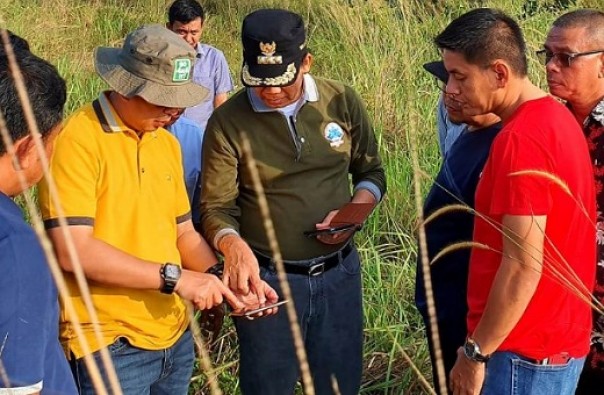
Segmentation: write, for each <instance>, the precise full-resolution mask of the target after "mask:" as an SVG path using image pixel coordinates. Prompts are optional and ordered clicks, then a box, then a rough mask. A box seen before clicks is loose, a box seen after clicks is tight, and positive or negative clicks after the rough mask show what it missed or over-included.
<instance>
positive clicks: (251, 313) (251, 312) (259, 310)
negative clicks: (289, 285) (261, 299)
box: [231, 299, 289, 317]
mask: <svg viewBox="0 0 604 395" xmlns="http://www.w3.org/2000/svg"><path fill="white" fill-rule="evenodd" d="M287 302H289V300H288V299H284V300H280V301H279V302H277V303H271V304H267V305H265V306H262V307H259V308H257V309H253V310H247V311H245V310H244V311H233V312H231V315H232V316H233V317H252V316H254V315H256V314H258V313H262V312H263V311H266V310H268V309H272V308H275V307H279V306H281V305H283V304H285V303H287Z"/></svg>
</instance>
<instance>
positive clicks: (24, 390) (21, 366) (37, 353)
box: [0, 40, 77, 395]
mask: <svg viewBox="0 0 604 395" xmlns="http://www.w3.org/2000/svg"><path fill="white" fill-rule="evenodd" d="M11 41H12V40H11ZM15 54H16V57H17V63H18V65H19V68H20V69H21V73H22V75H23V79H24V83H25V86H26V89H27V93H28V96H29V98H30V102H31V106H32V110H33V113H34V116H35V118H36V121H37V122H38V128H39V131H40V134H41V135H42V140H43V142H44V144H45V147H46V153H47V154H49V153H50V150H51V147H52V142H53V139H54V138H55V136H56V135H57V134H58V132H59V130H60V125H61V120H62V116H63V107H64V105H65V99H66V95H67V93H66V88H65V81H63V79H62V78H61V77H60V76H59V74H58V72H57V70H56V69H55V68H54V67H53V66H52V65H50V64H49V63H47V62H46V61H44V60H42V59H40V58H38V57H37V56H35V55H33V54H32V53H30V52H29V51H27V50H25V49H21V50H19V49H17V50H16V51H15ZM0 111H1V113H2V116H3V118H4V120H5V121H6V126H7V130H8V133H9V135H10V140H12V141H13V143H14V151H13V152H14V155H12V154H10V153H8V149H7V146H6V144H5V143H4V139H0V174H1V175H2V176H1V177H0V270H1V272H2V275H1V276H0V361H1V363H2V367H3V368H4V371H5V372H6V374H1V375H0V394H4V393H15V394H37V393H42V394H45V395H50V394H53V395H54V394H57V395H58V394H61V395H72V394H77V390H76V387H75V384H74V381H73V377H72V375H71V372H70V370H69V365H68V363H67V360H66V358H65V354H64V353H63V350H62V349H61V345H60V344H59V336H58V328H59V306H58V298H57V289H56V286H55V284H54V281H53V279H52V277H51V274H50V271H49V269H48V265H47V262H46V257H45V255H44V251H43V250H42V247H41V245H40V242H39V241H38V238H37V237H36V234H35V233H34V231H33V229H32V228H31V227H30V226H29V225H28V224H27V223H26V222H25V221H24V219H23V213H22V212H21V209H20V208H19V206H17V205H16V204H15V202H13V200H12V197H13V196H16V195H18V194H20V193H21V192H23V189H24V188H27V187H30V186H32V185H34V184H35V183H37V182H38V181H39V180H40V178H41V177H42V165H41V162H40V156H39V154H38V151H37V149H36V147H35V144H34V140H33V137H32V135H30V128H29V127H28V125H27V122H26V120H25V117H24V115H23V111H22V109H21V103H20V101H19V97H18V94H17V90H16V88H15V85H14V81H13V78H12V76H11V73H10V70H9V65H8V61H7V57H6V54H5V53H4V52H3V51H0Z"/></svg>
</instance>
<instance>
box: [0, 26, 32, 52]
mask: <svg viewBox="0 0 604 395" xmlns="http://www.w3.org/2000/svg"><path fill="white" fill-rule="evenodd" d="M6 32H7V33H8V40H9V41H10V44H11V45H12V47H13V51H29V43H28V42H27V40H26V39H24V38H23V37H20V36H17V35H16V34H15V33H13V32H11V31H10V30H7V31H6ZM0 52H4V40H0Z"/></svg>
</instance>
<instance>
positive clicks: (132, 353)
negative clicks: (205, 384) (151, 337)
mask: <svg viewBox="0 0 604 395" xmlns="http://www.w3.org/2000/svg"><path fill="white" fill-rule="evenodd" d="M107 348H108V350H109V353H110V354H111V359H112V360H113V366H115V370H116V372H117V376H118V379H119V382H120V386H121V387H122V391H123V393H124V395H186V394H187V391H188V389H189V381H190V380H191V375H192V373H193V360H194V358H195V355H194V350H193V337H192V336H191V331H189V330H187V331H185V333H184V334H183V335H182V336H181V337H180V339H178V341H177V342H176V343H175V344H174V345H173V346H172V347H170V348H167V349H164V350H143V349H140V348H137V347H134V346H132V345H130V343H128V341H127V340H126V339H125V338H123V337H120V338H118V339H117V340H116V341H115V343H113V344H111V345H109V346H108V347H107ZM93 357H94V360H95V361H96V362H97V365H98V366H99V369H100V370H101V374H102V376H103V381H104V383H105V386H106V388H107V390H108V391H109V393H110V394H111V393H112V392H111V387H110V386H109V381H108V379H107V375H106V373H105V369H104V367H103V363H102V361H101V355H100V352H95V353H94V354H93ZM71 369H72V372H73V376H74V378H75V381H76V385H77V387H78V389H79V391H80V394H82V395H94V394H96V392H95V390H94V386H93V384H92V381H91V379H90V375H89V374H88V369H87V368H86V364H85V362H84V359H83V358H80V359H77V360H72V361H71Z"/></svg>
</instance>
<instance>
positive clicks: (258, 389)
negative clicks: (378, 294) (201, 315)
mask: <svg viewBox="0 0 604 395" xmlns="http://www.w3.org/2000/svg"><path fill="white" fill-rule="evenodd" d="M260 271H261V277H262V278H263V279H264V280H265V281H266V282H267V283H268V284H269V285H270V286H271V287H273V288H275V289H276V290H277V292H278V293H279V296H280V298H282V297H283V294H282V292H281V288H280V287H279V281H278V279H277V274H276V273H275V272H274V271H273V270H269V269H267V268H263V267H261V269H260ZM287 280H288V282H289V285H290V287H291V290H292V296H293V299H294V306H295V308H296V314H297V316H298V322H299V324H300V329H301V331H302V337H303V340H304V346H305V349H306V355H307V357H308V362H309V365H310V371H311V375H312V378H313V384H314V387H315V393H316V394H317V395H327V394H329V395H331V394H333V393H334V391H333V389H332V388H333V387H332V384H331V377H332V375H333V376H335V378H336V380H337V382H338V387H339V389H340V393H341V394H342V395H357V394H358V393H359V388H360V385H361V373H362V368H363V361H362V353H363V310H362V292H361V273H360V261H359V256H358V253H357V251H356V249H353V250H352V251H351V252H350V254H349V255H348V256H347V257H346V259H344V260H343V261H342V262H341V263H340V264H338V265H337V266H336V267H334V268H333V269H331V270H328V271H326V272H324V273H323V274H321V275H318V276H315V277H312V276H308V275H302V274H288V275H287ZM235 326H236V329H237V335H238V337H239V353H240V386H241V390H242V393H243V394H245V395H288V394H293V393H294V387H295V385H296V382H297V381H298V380H299V378H300V369H299V364H298V360H297V358H296V354H295V349H294V343H293V337H292V334H291V333H292V332H291V329H290V326H289V321H288V319H287V312H286V308H285V307H281V308H280V309H279V312H278V313H277V314H276V315H274V316H270V317H263V318H259V319H256V320H254V321H248V320H246V319H243V318H236V319H235Z"/></svg>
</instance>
